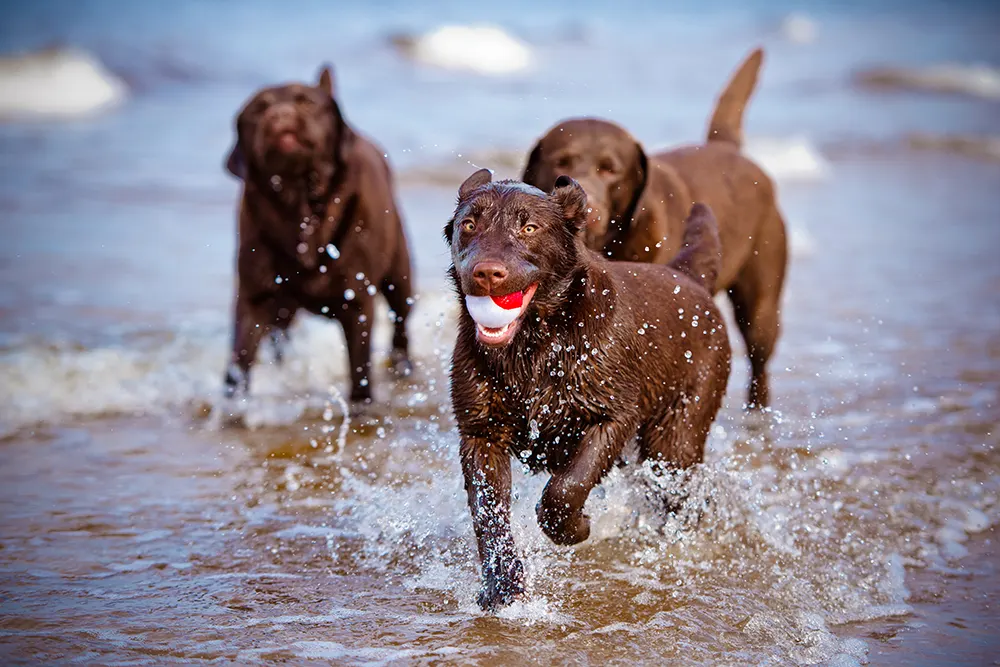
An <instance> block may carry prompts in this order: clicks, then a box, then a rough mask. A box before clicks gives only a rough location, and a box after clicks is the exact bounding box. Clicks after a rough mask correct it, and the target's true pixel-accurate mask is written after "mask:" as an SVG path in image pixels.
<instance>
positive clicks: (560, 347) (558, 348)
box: [552, 343, 562, 352]
mask: <svg viewBox="0 0 1000 667" xmlns="http://www.w3.org/2000/svg"><path fill="white" fill-rule="evenodd" d="M552 349H553V350H555V351H556V352H559V351H560V350H562V345H560V344H559V343H552Z"/></svg>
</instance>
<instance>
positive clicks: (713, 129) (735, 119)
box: [708, 48, 764, 146]
mask: <svg viewBox="0 0 1000 667" xmlns="http://www.w3.org/2000/svg"><path fill="white" fill-rule="evenodd" d="M763 61H764V50H763V49H761V48H756V49H754V50H753V51H751V52H750V55H749V56H747V57H746V59H745V60H744V61H743V64H742V65H740V67H739V69H738V70H736V73H735V74H733V76H732V78H731V79H729V83H727V84H726V87H725V89H724V90H723V91H722V94H721V95H720V96H719V99H718V100H717V101H716V103H715V113H713V114H712V120H711V121H710V122H709V124H708V141H726V142H729V143H731V144H736V145H737V146H742V144H743V112H744V110H745V109H746V106H747V103H748V102H749V101H750V96H751V95H753V90H754V88H755V87H756V86H757V75H758V74H759V73H760V65H761V63H762V62H763Z"/></svg>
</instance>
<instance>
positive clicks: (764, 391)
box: [522, 49, 788, 407]
mask: <svg viewBox="0 0 1000 667" xmlns="http://www.w3.org/2000/svg"><path fill="white" fill-rule="evenodd" d="M762 60H763V52H762V51H761V50H760V49H757V50H755V51H753V52H752V53H751V54H750V55H749V56H748V57H747V59H746V60H745V61H744V62H743V64H742V65H741V66H740V68H739V69H738V70H737V72H736V73H735V74H734V75H733V77H732V79H731V80H730V82H729V84H728V85H727V86H726V89H725V90H724V91H723V93H722V96H721V97H720V98H719V100H718V103H717V104H716V109H715V113H714V114H713V116H712V120H711V122H710V123H709V128H708V137H707V142H706V143H704V144H700V145H696V146H685V147H682V148H677V149H674V150H670V151H666V152H663V153H658V154H655V155H653V156H651V157H647V155H646V152H645V151H644V150H643V148H642V145H641V144H640V143H639V142H638V141H636V140H635V139H634V138H633V137H632V136H631V135H630V134H629V133H628V132H626V131H625V130H624V129H622V128H620V127H619V126H617V125H615V124H614V123H611V122H608V121H604V120H598V119H591V118H581V119H572V120H567V121H564V122H562V123H559V124H558V125H556V126H555V127H553V128H552V129H551V130H549V131H548V132H547V133H546V134H545V136H544V137H542V138H541V140H539V142H538V143H537V144H536V145H535V147H534V148H533V149H532V151H531V154H530V156H529V158H528V162H527V165H526V167H525V170H524V175H523V176H522V179H523V180H524V181H525V182H526V183H530V184H531V185H534V186H536V187H538V188H541V189H542V190H546V191H547V190H550V189H551V188H552V186H553V185H554V183H555V181H556V178H557V177H558V176H560V175H563V174H565V175H568V176H571V177H572V178H574V179H575V180H577V181H578V182H579V183H580V184H581V185H582V186H583V188H584V190H586V192H587V201H588V205H589V211H588V219H587V227H586V231H585V238H586V240H587V245H588V246H590V247H591V248H593V249H595V250H600V251H603V252H604V253H605V254H607V256H608V257H610V258H612V259H616V260H627V261H633V262H658V263H666V262H669V261H670V260H671V258H673V257H674V255H676V253H677V252H678V250H679V249H680V244H681V239H682V237H683V235H684V220H685V217H686V216H687V213H688V210H689V209H690V208H691V204H692V203H693V202H695V201H700V202H704V203H706V204H707V205H708V206H709V207H711V209H712V212H713V213H714V214H715V216H716V218H717V219H718V222H719V235H720V238H721V240H722V268H721V271H720V273H719V280H718V282H717V284H716V285H717V288H718V289H720V290H727V291H728V293H729V298H730V300H731V302H732V304H733V309H734V311H735V315H736V321H737V323H738V325H739V328H740V332H741V333H742V334H743V339H744V341H745V342H746V345H747V351H748V354H749V357H750V364H751V371H752V374H751V383H750V390H749V397H748V404H749V405H750V406H754V407H765V406H767V405H768V400H769V399H768V381H767V369H766V366H767V361H768V359H769V358H770V356H771V354H772V353H773V351H774V346H775V343H776V341H777V338H778V328H779V306H780V300H781V289H782V284H783V282H784V278H785V267H786V264H787V256H788V249H787V240H786V237H785V224H784V221H783V220H782V217H781V213H780V212H779V211H778V206H777V202H776V198H775V188H774V184H773V183H772V182H771V179H770V178H768V176H767V174H765V173H764V172H763V171H762V170H761V169H760V167H758V166H757V165H756V164H755V163H754V162H753V161H751V160H749V159H748V158H746V157H745V156H744V155H743V154H742V153H741V152H740V145H741V143H742V139H743V130H742V118H743V110H744V108H745V107H746V104H747V101H748V100H749V98H750V95H751V94H752V93H753V89H754V86H755V85H756V83H757V74H758V71H759V70H760V65H761V61H762Z"/></svg>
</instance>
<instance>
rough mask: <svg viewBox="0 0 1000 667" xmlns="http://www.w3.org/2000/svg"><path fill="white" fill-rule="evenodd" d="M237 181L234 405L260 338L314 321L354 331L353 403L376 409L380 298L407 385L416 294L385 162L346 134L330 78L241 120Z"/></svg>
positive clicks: (268, 95)
mask: <svg viewBox="0 0 1000 667" xmlns="http://www.w3.org/2000/svg"><path fill="white" fill-rule="evenodd" d="M236 135H237V138H236V145H235V146H234V147H233V149H232V152H231V153H230V155H229V159H228V161H227V168H228V169H229V171H230V172H231V173H232V174H233V175H235V176H237V177H239V178H240V179H242V180H243V184H244V185H243V198H242V203H241V205H240V214H239V242H238V250H237V289H236V313H235V323H234V326H233V347H232V358H231V362H230V366H229V369H228V371H227V372H226V378H225V383H226V390H227V393H228V394H229V395H232V394H233V393H235V391H236V390H237V389H238V388H243V389H244V390H246V389H248V387H249V371H250V367H251V365H252V364H253V362H254V358H255V356H256V354H257V349H258V346H259V345H260V341H261V338H262V337H263V336H264V335H265V334H267V333H269V332H271V333H281V332H284V331H285V330H286V329H287V328H288V326H289V324H290V323H291V321H292V318H293V317H294V316H295V313H296V312H297V311H298V310H300V309H304V310H307V311H309V312H312V313H316V314H321V315H324V316H327V317H331V318H335V319H337V320H339V321H340V323H341V325H342V326H343V327H344V335H345V337H346V340H347V356H348V360H349V363H350V375H351V400H352V401H354V402H370V400H371V396H372V393H371V392H372V389H371V337H372V319H373V315H374V311H375V307H374V304H375V294H376V293H377V292H379V291H381V292H382V294H383V295H384V296H385V298H386V300H387V301H388V303H389V307H390V309H391V311H392V316H393V320H394V325H395V333H394V335H393V341H392V348H393V349H392V357H391V362H392V367H393V370H394V371H395V372H396V373H397V374H401V375H407V374H409V373H410V372H411V370H412V367H411V364H410V360H409V354H408V342H407V334H406V318H407V316H408V315H409V313H410V304H411V303H412V299H411V296H412V293H413V287H412V284H411V268H410V255H409V250H408V248H407V242H406V236H405V234H404V232H403V225H402V222H401V220H400V217H399V212H398V208H397V206H396V202H395V198H394V196H393V185H392V178H391V174H390V171H389V165H388V163H387V162H386V160H385V158H384V157H383V155H384V152H383V151H382V150H380V149H379V148H378V147H376V146H375V145H374V144H373V143H372V142H371V141H369V140H367V139H365V138H364V137H362V136H361V135H359V134H358V133H356V132H355V131H354V130H352V129H351V127H350V126H349V125H348V124H347V122H346V121H345V120H344V117H343V115H342V114H341V112H340V107H339V106H338V104H337V102H336V100H335V99H334V96H333V80H332V75H331V73H330V69H329V68H324V69H323V71H322V73H321V74H320V77H319V83H318V84H317V85H316V86H309V85H304V84H298V83H291V84H287V85H282V86H277V87H273V88H266V89H264V90H261V91H259V92H258V93H256V94H255V95H254V96H253V97H251V98H250V100H249V101H248V102H247V103H246V105H245V106H244V107H243V109H242V111H240V113H239V116H238V117H237V119H236Z"/></svg>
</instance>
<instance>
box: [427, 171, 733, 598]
mask: <svg viewBox="0 0 1000 667" xmlns="http://www.w3.org/2000/svg"><path fill="white" fill-rule="evenodd" d="M553 185H554V189H553V190H552V192H551V193H549V194H546V193H545V192H543V191H541V190H539V189H537V188H535V187H532V186H529V185H526V184H524V183H520V182H517V181H498V182H496V183H493V182H491V175H490V172H489V171H488V170H485V169H483V170H480V171H478V172H476V173H475V174H473V175H472V176H470V177H469V178H468V179H467V180H466V181H465V183H463V184H462V186H461V188H460V190H459V201H458V207H457V209H456V211H455V213H454V215H453V217H452V219H451V221H450V222H449V223H448V224H447V226H446V228H445V230H444V234H445V238H446V239H447V242H448V244H449V246H450V249H451V258H452V267H451V270H450V275H451V278H452V281H453V283H454V287H455V290H456V291H457V293H458V296H459V299H460V301H461V304H462V309H461V312H460V315H459V326H458V338H457V341H456V343H455V351H454V356H453V358H452V367H451V382H452V385H451V397H452V403H453V406H454V410H455V417H456V419H457V421H458V429H459V433H460V435H461V448H460V451H461V459H462V469H463V472H464V475H465V487H466V490H467V491H468V495H469V506H470V509H471V511H472V519H473V523H474V526H475V533H476V538H477V541H478V545H479V555H480V558H481V560H482V577H483V578H482V588H481V590H480V594H479V604H480V606H482V607H483V608H484V609H487V610H490V609H496V608H497V607H498V606H501V605H505V604H508V603H509V602H511V601H512V600H513V599H515V598H516V597H517V596H519V595H520V594H521V593H523V591H524V587H523V575H524V573H523V568H522V565H521V561H520V560H519V559H518V556H517V553H516V550H515V546H514V541H513V538H512V536H511V528H510V502H511V467H510V460H509V457H511V456H514V457H516V458H518V459H520V460H521V461H522V462H523V463H525V464H526V465H528V466H529V467H530V468H531V469H533V470H535V471H547V472H549V473H550V474H551V478H550V479H549V482H548V484H547V485H546V487H545V491H544V493H543V494H542V498H541V500H540V501H539V503H538V506H537V515H538V522H539V524H540V526H541V527H542V530H544V531H545V533H546V535H548V536H549V538H551V539H552V541H553V542H556V543H557V544H576V543H578V542H581V541H583V540H585V539H587V537H588V535H589V534H590V520H589V519H588V517H587V515H586V514H585V513H584V511H583V509H584V504H585V503H586V501H587V497H588V496H589V495H590V492H591V490H592V489H593V488H594V487H595V486H596V485H597V484H598V483H599V482H600V481H601V479H602V478H603V477H604V475H605V474H606V473H607V472H608V470H609V469H610V468H611V467H612V466H613V465H614V464H615V463H616V462H617V461H619V459H620V456H621V454H622V450H623V448H624V447H625V445H626V443H628V442H629V441H630V440H632V439H633V438H635V437H636V436H637V437H638V442H639V450H640V456H641V457H642V458H643V459H652V460H656V461H661V462H663V463H664V464H666V465H668V466H672V467H678V468H683V467H688V466H691V465H693V464H696V463H698V462H700V461H701V460H702V456H703V452H704V447H705V439H706V437H707V435H708V430H709V427H710V426H711V424H712V421H713V420H714V419H715V415H716V412H717V411H718V410H719V406H720V405H721V403H722V399H723V396H724V395H725V391H726V383H727V380H728V378H729V365H730V350H729V342H728V338H727V335H726V328H725V324H724V320H723V317H722V315H721V313H720V312H719V311H718V310H717V308H716V306H715V304H714V302H713V301H712V292H713V291H714V289H715V281H716V279H717V275H718V272H719V264H720V252H721V251H720V245H719V238H718V233H717V230H716V225H715V219H714V218H713V217H712V213H711V211H710V210H709V209H708V207H706V206H703V205H701V204H696V205H695V206H693V207H692V208H691V211H690V216H689V217H688V219H687V222H686V223H685V232H684V238H683V241H679V242H678V243H677V246H678V248H680V249H681V252H680V253H679V254H678V255H677V257H676V258H675V259H674V260H673V261H672V262H671V263H670V264H668V265H667V266H660V265H654V264H638V263H626V262H609V261H608V260H606V259H605V258H604V257H602V256H601V255H600V254H598V253H596V252H594V251H592V250H589V249H588V248H587V247H586V246H585V244H584V241H583V239H582V234H581V231H582V230H583V228H584V227H585V226H586V224H587V212H586V210H587V198H586V194H585V192H584V190H583V188H582V187H581V186H580V185H579V184H578V183H577V182H576V181H574V180H572V179H570V178H569V177H566V176H561V177H559V178H558V179H556V181H555V183H554V184H553Z"/></svg>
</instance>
